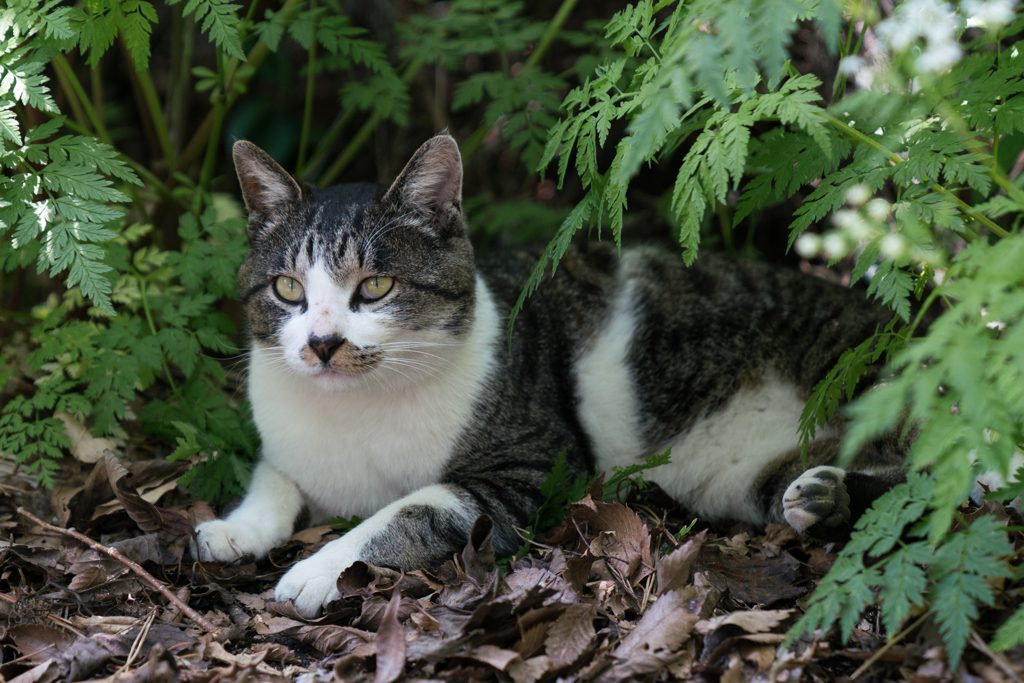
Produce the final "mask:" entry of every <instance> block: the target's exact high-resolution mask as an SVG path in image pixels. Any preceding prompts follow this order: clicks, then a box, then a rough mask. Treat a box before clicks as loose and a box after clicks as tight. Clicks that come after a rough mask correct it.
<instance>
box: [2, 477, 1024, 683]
mask: <svg viewBox="0 0 1024 683" xmlns="http://www.w3.org/2000/svg"><path fill="white" fill-rule="evenodd" d="M188 466H189V464H188V463H187V462H179V463H172V462H168V461H166V460H163V459H149V460H138V461H135V462H124V463H121V462H119V461H117V460H115V459H99V460H98V461H97V462H96V463H95V464H88V465H87V464H84V463H81V462H79V461H76V460H73V459H71V458H68V459H67V460H66V461H65V462H63V463H62V467H61V470H60V479H59V481H58V483H57V485H56V486H55V487H54V488H53V490H52V491H46V490H42V489H37V488H34V487H32V486H29V485H28V484H27V483H26V479H25V478H23V477H20V476H8V477H6V479H4V480H2V481H0V483H2V484H3V487H2V491H3V495H2V497H0V526H2V527H3V529H4V532H5V533H4V534H3V536H4V537H6V538H7V539H9V540H3V541H0V544H2V546H3V549H2V560H0V564H2V569H0V571H2V575H0V576H2V585H0V591H3V592H2V593H0V612H2V614H3V618H2V619H0V633H2V636H0V655H2V660H0V675H2V677H3V680H7V681H18V682H19V683H49V682H50V681H55V680H67V681H77V680H87V679H106V680H115V679H116V680H118V681H154V682H156V681H160V682H167V681H177V680H184V681H196V682H202V683H207V682H208V683H213V682H214V681H219V682H223V683H232V682H234V681H250V680H284V679H290V680H295V679H300V680H303V681H317V682H320V681H323V682H326V681H332V680H338V681H363V680H366V681H371V680H372V681H375V682H376V683H390V682H391V681H396V680H445V681H453V680H458V681H471V680H502V681H514V682H515V683H531V682H533V681H539V680H551V681H554V680H556V679H557V680H560V681H601V682H610V681H620V680H722V681H742V680H766V681H767V680H777V681H799V680H803V681H824V680H851V679H854V678H858V679H859V680H910V681H915V682H917V683H926V682H937V681H948V680H964V681H979V682H981V681H984V682H987V683H995V682H996V681H1020V680H1021V678H1022V677H1024V648H1017V649H1015V650H1010V651H1009V652H1006V653H993V652H991V651H990V650H989V649H988V648H987V646H986V645H985V640H986V639H987V638H988V637H990V636H991V632H992V630H994V628H995V627H996V626H998V624H999V623H1001V622H1002V620H1004V619H1005V618H1006V616H1007V615H1008V614H1009V610H1008V609H1001V610H999V609H993V610H991V613H990V614H983V615H982V617H981V619H979V620H978V622H977V623H978V624H979V629H983V632H981V633H976V634H974V636H973V637H972V639H971V642H970V645H969V647H968V649H967V651H966V653H965V655H964V658H963V661H962V662H961V663H960V664H959V665H958V667H957V668H956V669H955V670H953V671H950V670H949V667H948V666H947V664H946V657H945V653H944V651H943V649H942V647H941V644H940V643H941V641H940V638H939V634H938V631H937V629H936V627H935V626H934V625H933V624H931V623H930V622H929V621H928V620H927V619H925V620H923V622H922V624H921V626H920V627H918V628H915V629H910V630H909V632H907V633H902V634H900V637H899V638H898V639H894V640H893V641H892V642H889V641H887V639H886V635H885V634H884V631H883V629H882V628H881V626H880V624H879V620H878V618H877V615H876V614H873V613H868V614H867V615H865V616H864V618H863V619H862V620H861V621H860V623H859V624H858V626H857V628H856V629H855V630H854V632H853V636H852V638H851V639H850V641H849V642H847V643H842V642H841V641H840V640H839V639H838V638H837V636H836V634H835V633H825V634H815V637H805V638H803V639H801V640H798V641H796V642H795V643H794V644H793V645H792V647H791V648H789V649H786V648H784V647H783V645H782V643H783V641H784V640H785V638H786V632H787V630H788V629H789V627H791V626H792V625H793V623H794V622H795V621H796V619H797V618H799V615H800V614H801V612H802V610H801V606H802V605H803V604H805V602H804V601H806V600H807V599H808V598H809V596H810V594H811V593H812V592H813V590H814V588H815V586H816V585H817V583H818V581H820V579H821V577H822V576H824V574H825V573H826V572H827V571H828V569H829V567H830V566H831V564H832V562H833V560H834V558H835V551H836V548H835V547H833V546H824V547H821V546H818V545H814V544H811V543H808V542H806V541H804V540H802V539H801V538H799V537H798V536H797V535H796V534H795V533H794V531H793V530H792V529H790V528H789V527H786V526H781V525H769V526H768V528H767V529H759V528H753V527H749V526H736V527H731V528H721V527H718V528H713V529H711V528H707V527H706V525H703V524H702V523H701V522H700V521H699V520H698V521H697V523H696V526H695V527H693V529H692V530H690V531H688V532H686V533H685V534H682V535H681V536H682V538H681V539H677V535H678V534H679V531H680V529H682V528H684V526H685V525H688V523H689V522H690V521H692V517H690V516H688V515H686V514H685V513H684V512H683V511H682V510H680V509H679V508H677V507H675V506H673V504H672V503H671V501H669V500H668V499H667V498H665V496H664V495H663V494H661V493H660V492H658V491H657V490H656V489H647V490H644V491H639V492H638V491H635V490H634V491H633V492H631V493H630V494H629V496H627V499H626V504H621V503H611V504H607V503H602V502H600V492H599V491H598V490H597V489H596V487H592V489H591V491H590V492H589V493H588V494H587V495H586V496H585V497H584V498H583V500H581V501H579V502H578V503H576V504H574V505H572V506H571V507H570V509H569V518H568V520H567V521H566V522H565V523H564V524H563V525H562V526H561V527H558V528H556V529H554V530H553V531H552V532H550V533H548V535H547V541H546V543H545V544H534V546H533V549H532V551H531V552H530V553H529V554H528V555H526V556H525V557H524V558H523V559H522V560H519V561H510V562H508V563H506V564H504V566H503V568H502V567H496V566H495V562H494V561H495V558H494V553H493V551H492V550H491V546H490V523H489V520H488V519H486V518H482V519H481V520H479V521H478V523H477V526H476V528H475V529H474V534H473V538H472V539H471V540H470V543H469V544H468V545H467V547H466V549H465V550H464V551H463V552H462V553H461V554H460V555H457V556H455V557H453V558H452V559H451V560H450V561H448V562H447V563H445V564H444V565H443V566H441V567H439V568H431V571H425V570H423V571H415V572H411V573H407V574H402V573H399V572H396V571H393V570H390V569H384V568H378V567H372V566H366V565H364V564H362V563H357V564H356V565H354V566H353V567H351V568H350V569H348V570H346V571H345V572H344V573H343V574H342V576H341V577H340V578H339V581H338V586H339V589H340V592H341V595H342V597H341V599H340V600H338V601H336V602H335V603H332V604H331V605H330V608H329V610H328V611H327V614H326V615H324V616H322V617H321V618H319V619H316V620H312V621H309V620H304V619H302V618H301V617H300V616H299V615H297V614H296V613H295V612H294V610H293V609H292V607H291V604H290V603H277V602H274V598H273V587H274V584H275V582H276V580H277V579H278V578H279V577H280V576H281V575H282V573H283V572H284V571H286V570H287V569H288V567H289V566H291V565H292V564H294V563H295V562H296V561H298V560H300V559H302V558H305V557H308V556H309V555H310V554H312V553H313V552H315V551H316V550H317V549H318V548H319V547H321V546H322V545H323V544H324V543H326V542H327V541H329V540H331V539H332V538H335V537H337V533H336V532H335V531H333V530H332V529H331V528H330V527H316V528H311V529H306V530H304V531H301V532H299V533H297V534H295V536H293V537H292V539H291V540H289V541H288V542H287V543H286V544H285V545H283V546H281V547H279V548H277V549H275V550H274V551H273V552H271V554H270V557H269V558H268V559H266V560H261V561H258V562H254V561H252V560H251V558H242V559H241V560H239V561H238V562H235V563H233V564H229V565H221V564H217V563H195V562H193V561H192V560H191V559H190V557H189V555H188V551H187V546H188V541H189V532H190V527H191V526H193V525H194V524H196V523H198V522H201V521H204V520H206V519H209V518H212V517H213V515H214V511H213V510H212V509H211V507H210V506H209V505H208V504H207V503H204V502H201V501H193V500H192V499H190V498H189V497H188V495H187V493H186V492H185V491H184V490H183V489H181V488H180V487H178V486H177V485H176V480H177V478H178V477H180V476H181V474H182V472H183V471H184V470H185V469H187V468H188ZM158 505H159V506H160V507H157V506H158ZM973 514H997V515H1000V516H1006V515H1007V514H1010V515H1011V516H1012V515H1014V514H1016V513H1013V512H1012V511H1011V512H1009V513H1008V511H1007V510H1004V509H1003V508H996V507H991V508H990V509H988V510H984V511H978V510H975V511H973ZM1007 519H1008V520H1010V521H1013V519H1014V518H1012V517H1008V518H1007ZM1018 523H1019V521H1018ZM67 527H73V528H74V529H76V530H77V531H78V532H80V534H81V537H80V538H74V537H72V536H71V535H69V532H67V531H66V528H67ZM83 538H86V539H87V540H89V541H90V543H91V544H93V545H92V547H90V546H89V545H87V543H86V542H85V541H84V540H82V539H83ZM100 545H102V546H103V547H104V548H107V549H113V550H115V551H117V553H119V555H118V556H117V557H112V556H110V555H108V554H106V552H105V551H104V550H103V548H100V547H99V546H100ZM499 564H501V563H499ZM136 570H140V571H141V572H143V573H145V574H146V575H147V576H148V578H144V577H143V576H142V575H141V574H139V573H137V572H136ZM155 586H159V587H160V588H161V589H162V590H158V589H157V588H156V587H155ZM171 598H173V600H172V599H171ZM914 619H916V617H915V616H914V615H912V616H911V618H910V620H914ZM910 620H908V623H910ZM981 625H984V626H981ZM989 626H991V629H989V628H988V627H989Z"/></svg>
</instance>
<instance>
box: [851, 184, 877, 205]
mask: <svg viewBox="0 0 1024 683" xmlns="http://www.w3.org/2000/svg"><path fill="white" fill-rule="evenodd" d="M869 199H871V190H869V189H868V186H867V185H865V184H864V183H857V184H856V185H854V186H853V187H851V188H850V189H849V190H847V191H846V203H847V204H849V205H850V206H861V205H863V204H864V202H866V201H867V200H869Z"/></svg>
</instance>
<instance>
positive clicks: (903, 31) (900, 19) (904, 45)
mask: <svg viewBox="0 0 1024 683" xmlns="http://www.w3.org/2000/svg"><path fill="white" fill-rule="evenodd" d="M996 1H1005V0H996ZM1009 1H1013V0H1009ZM960 20H961V19H960V17H959V16H958V15H957V14H956V11H955V10H954V9H953V6H952V5H950V4H949V3H947V2H941V1H940V0H907V2H905V3H903V4H902V5H900V6H899V7H897V8H896V12H895V14H894V15H893V16H892V17H890V18H889V19H886V20H885V21H883V22H882V23H880V24H879V25H878V29H877V32H878V36H879V37H880V38H881V39H882V41H883V42H885V43H886V45H888V46H889V47H890V48H891V49H893V50H896V51H898V52H902V51H904V50H907V49H908V48H909V47H911V46H912V45H913V44H914V43H915V42H916V41H917V40H918V39H919V38H924V39H925V41H926V43H927V48H926V49H925V51H924V53H923V54H922V55H921V56H920V57H919V58H918V59H917V60H916V61H915V65H916V66H917V68H918V69H920V70H922V71H942V70H944V69H948V68H949V67H950V66H952V65H953V64H955V63H956V62H957V60H959V59H960V55H961V52H960V46H959V45H958V44H957V42H956V33H957V28H958V27H959V22H960Z"/></svg>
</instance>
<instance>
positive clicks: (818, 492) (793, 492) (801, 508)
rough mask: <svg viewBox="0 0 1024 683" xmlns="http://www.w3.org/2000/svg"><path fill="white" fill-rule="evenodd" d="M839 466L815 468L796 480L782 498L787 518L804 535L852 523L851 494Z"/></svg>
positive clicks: (844, 473) (844, 474) (843, 472)
mask: <svg viewBox="0 0 1024 683" xmlns="http://www.w3.org/2000/svg"><path fill="white" fill-rule="evenodd" d="M845 476H846V472H845V471H844V470H841V469H839V468H838V467H827V466H822V467H814V468H811V469H809V470H807V471H806V472H804V473H803V474H801V475H800V476H799V477H797V479H796V480H794V481H793V483H792V484H790V485H789V488H787V489H786V493H785V494H784V495H783V496H782V509H783V515H784V516H785V518H786V521H787V522H789V525H790V526H792V527H793V528H794V529H796V530H797V531H799V532H800V533H805V532H807V530H808V529H811V528H812V527H818V528H819V529H821V528H825V529H830V528H834V527H838V526H840V525H842V524H845V523H847V522H849V521H850V494H849V493H848V492H847V490H846V484H845V483H844V482H843V479H844V478H845Z"/></svg>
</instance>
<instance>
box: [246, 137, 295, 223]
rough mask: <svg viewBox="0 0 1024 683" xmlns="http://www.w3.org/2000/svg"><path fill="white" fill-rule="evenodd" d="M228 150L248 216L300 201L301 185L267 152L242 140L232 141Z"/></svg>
mask: <svg viewBox="0 0 1024 683" xmlns="http://www.w3.org/2000/svg"><path fill="white" fill-rule="evenodd" d="M232 154H233V156H234V158H235V171H236V172H237V173H238V183H239V184H240V185H241V186H242V199H243V200H245V208H246V209H248V210H249V215H250V216H252V215H253V214H257V215H259V216H270V215H272V214H274V213H276V212H278V211H281V210H284V209H287V208H289V207H291V206H297V205H298V204H299V203H300V201H301V199H302V195H303V188H302V186H301V185H300V184H299V183H298V181H296V180H295V178H293V177H292V176H291V175H290V174H289V173H288V171H286V170H284V169H283V168H281V165H280V164H278V163H277V162H276V161H274V160H273V159H272V158H270V155H269V154H267V153H266V152H264V151H263V150H262V149H260V148H259V147H257V146H256V145H254V144H252V143H251V142H247V141H245V140H239V141H238V142H236V143H235V146H234V148H233V149H232Z"/></svg>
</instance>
